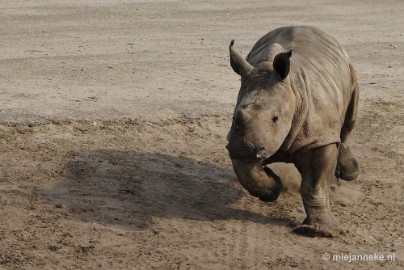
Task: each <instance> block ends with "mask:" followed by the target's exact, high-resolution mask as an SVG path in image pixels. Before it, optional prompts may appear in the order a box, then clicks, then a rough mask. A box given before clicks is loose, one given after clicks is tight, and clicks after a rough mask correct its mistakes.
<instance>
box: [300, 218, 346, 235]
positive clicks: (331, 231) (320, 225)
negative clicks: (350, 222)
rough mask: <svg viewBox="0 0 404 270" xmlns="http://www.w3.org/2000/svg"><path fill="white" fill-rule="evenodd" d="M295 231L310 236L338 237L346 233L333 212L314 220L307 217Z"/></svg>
mask: <svg viewBox="0 0 404 270" xmlns="http://www.w3.org/2000/svg"><path fill="white" fill-rule="evenodd" d="M294 232H295V233H298V234H301V235H305V236H310V237H337V236H339V235H341V234H345V233H346V231H345V230H344V229H343V228H342V227H341V225H340V223H339V221H338V220H337V219H336V218H335V217H334V216H333V215H332V214H331V213H330V214H329V215H326V217H323V218H317V219H316V220H315V221H314V222H313V221H310V220H309V219H308V218H306V219H305V220H304V221H303V224H302V225H299V226H297V227H296V228H295V229H294Z"/></svg>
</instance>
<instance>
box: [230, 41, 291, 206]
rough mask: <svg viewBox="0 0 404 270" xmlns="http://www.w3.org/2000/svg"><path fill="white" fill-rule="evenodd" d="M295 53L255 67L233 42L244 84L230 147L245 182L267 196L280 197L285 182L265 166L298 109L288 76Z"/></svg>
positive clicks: (252, 190) (236, 65)
mask: <svg viewBox="0 0 404 270" xmlns="http://www.w3.org/2000/svg"><path fill="white" fill-rule="evenodd" d="M291 54H292V52H291V51H289V52H283V53H279V54H277V55H276V56H275V58H274V60H273V62H272V63H271V62H263V63H262V64H259V65H258V66H256V67H253V66H251V65H250V64H249V63H248V62H247V61H246V60H245V59H244V58H243V57H242V56H241V55H240V54H239V53H238V52H237V51H235V50H234V48H233V41H232V42H231V43H230V63H231V66H232V68H233V70H234V71H235V72H236V73H238V74H239V75H240V76H241V88H240V92H239V95H238V99H237V105H236V108H235V110H234V116H233V123H232V126H231V129H230V132H229V134H228V137H227V140H228V142H229V143H228V145H227V146H226V148H227V149H228V151H229V154H230V158H231V159H232V163H233V167H234V170H235V172H236V174H237V176H238V178H239V180H240V182H241V184H242V185H243V186H244V187H245V188H246V189H247V190H248V191H249V192H250V193H251V194H252V195H254V196H257V197H260V198H261V199H263V200H269V201H273V200H276V198H277V197H278V195H279V192H280V190H281V182H280V181H273V180H274V179H273V177H272V179H271V176H270V175H268V173H266V172H265V171H264V168H263V166H264V164H265V163H264V161H265V159H267V158H269V157H271V156H272V155H273V154H275V153H276V152H277V150H278V149H279V148H280V147H281V145H282V143H283V142H284V140H285V138H286V136H287V135H288V133H289V131H290V129H291V125H292V119H293V116H294V113H295V109H296V105H295V104H296V102H295V96H294V95H293V91H292V90H291V87H290V84H289V80H287V77H288V74H289V69H290V59H289V58H290V57H291Z"/></svg>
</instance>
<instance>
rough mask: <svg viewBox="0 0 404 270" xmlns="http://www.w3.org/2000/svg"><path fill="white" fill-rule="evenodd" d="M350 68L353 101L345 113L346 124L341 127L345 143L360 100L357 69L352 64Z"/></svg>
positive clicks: (352, 125) (353, 122) (342, 139)
mask: <svg viewBox="0 0 404 270" xmlns="http://www.w3.org/2000/svg"><path fill="white" fill-rule="evenodd" d="M349 69H350V70H351V80H352V87H353V91H352V96H351V101H350V102H349V105H348V110H347V112H346V114H345V120H344V125H343V126H342V129H341V142H342V143H344V142H345V141H346V140H347V138H348V136H349V134H350V133H351V131H352V129H353V128H354V126H355V122H356V117H357V114H358V100H359V85H358V81H357V79H356V75H355V70H354V68H353V66H352V65H351V64H349Z"/></svg>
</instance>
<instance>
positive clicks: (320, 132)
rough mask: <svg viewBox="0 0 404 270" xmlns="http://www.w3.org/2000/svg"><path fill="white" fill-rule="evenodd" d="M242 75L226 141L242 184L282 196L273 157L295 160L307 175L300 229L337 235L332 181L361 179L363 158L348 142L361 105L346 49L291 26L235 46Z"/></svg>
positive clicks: (314, 31)
mask: <svg viewBox="0 0 404 270" xmlns="http://www.w3.org/2000/svg"><path fill="white" fill-rule="evenodd" d="M229 50H230V64H231V67H232V68H233V70H234V71H235V72H236V73H237V74H239V75H240V77H241V87H240V90H239V93H238V97H237V104H236V107H235V110H234V115H233V121H232V125H231V128H230V132H229V134H228V136H227V140H228V144H227V146H226V148H227V150H228V152H229V155H230V158H231V161H232V164H233V168H234V171H235V173H236V175H237V177H238V179H239V181H240V183H241V185H242V186H243V187H244V188H245V189H246V190H248V191H249V193H250V194H251V195H253V196H256V197H258V198H259V199H261V200H262V201H266V202H272V201H275V200H276V199H277V198H278V196H279V194H280V192H281V190H282V188H283V185H282V180H281V179H280V178H279V177H278V176H277V175H276V174H275V173H274V172H273V171H272V170H271V169H270V168H269V167H268V166H266V165H268V164H270V163H273V162H286V163H293V164H294V165H295V166H296V168H297V169H298V171H299V172H300V174H301V176H302V183H301V190H300V192H301V196H302V200H303V205H304V209H305V211H306V215H307V217H306V219H305V220H304V221H303V224H301V225H299V226H297V227H296V228H295V229H294V231H295V232H297V233H302V234H306V235H312V236H336V235H338V234H340V233H341V232H343V231H344V229H343V228H342V226H341V225H340V223H339V221H338V219H337V218H336V217H335V216H334V215H333V214H332V212H331V210H330V202H329V187H330V184H331V183H333V182H334V181H337V180H338V178H340V179H344V180H354V179H356V178H357V177H358V171H359V166H358V162H357V161H356V159H355V158H354V157H353V155H352V153H351V151H350V150H349V148H348V147H347V145H346V143H347V139H348V137H349V135H350V133H351V131H352V129H353V128H354V125H355V121H356V117H357V113H358V98H359V87H358V83H357V79H356V76H355V71H354V69H353V67H352V63H351V60H350V58H349V56H348V54H347V53H346V51H345V50H344V49H343V48H342V47H341V46H340V45H339V44H338V42H337V41H336V40H335V39H334V38H332V37H330V36H329V35H327V34H326V33H324V32H323V31H321V30H319V29H318V28H315V27H310V26H291V27H282V28H278V29H275V30H273V31H271V32H269V33H268V34H266V35H264V36H263V37H262V38H261V39H259V40H258V41H257V43H256V44H255V45H254V46H253V48H252V50H251V51H250V53H249V54H248V56H247V58H246V59H244V57H242V55H241V54H240V53H239V52H238V51H236V50H235V49H234V40H232V41H231V43H230V46H229Z"/></svg>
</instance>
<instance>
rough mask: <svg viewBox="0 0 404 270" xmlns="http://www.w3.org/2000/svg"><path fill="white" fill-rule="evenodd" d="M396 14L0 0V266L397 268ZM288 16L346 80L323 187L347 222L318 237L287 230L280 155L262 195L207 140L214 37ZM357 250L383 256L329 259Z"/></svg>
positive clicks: (218, 46)
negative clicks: (335, 147) (324, 43)
mask: <svg viewBox="0 0 404 270" xmlns="http://www.w3.org/2000/svg"><path fill="white" fill-rule="evenodd" d="M50 2H51V4H50ZM352 2H354V3H352ZM403 14H404V3H403V2H402V1H401V0H392V1H378V0H377V1H376V0H369V1H367V0H366V1H365V0H362V1H336V0H335V1H332V0H329V1H318V0H317V1H314V0H313V1H310V0H305V1H300V0H299V1H298V0H295V1H264V0H257V1H230V0H228V1H196V0H189V1H125V0H123V1H113V0H100V1H78V0H76V1H75V0H72V1H44V0H29V1H17V2H16V1H11V0H4V1H1V2H0V34H1V35H0V36H1V39H0V49H1V52H2V53H1V54H0V63H1V65H0V153H1V154H0V269H380V268H385V269H404V239H403V235H404V228H403V224H404V216H403V213H404V203H403V196H404V182H403V181H404V176H403V175H404V174H403V173H404V164H403V163H404V162H403V160H404V139H403V138H404V137H403V134H404V125H403V123H404V88H403V85H404V79H403V77H402V75H403V74H404V37H403V35H404V16H403ZM302 24H303V25H315V26H318V27H320V28H322V29H323V30H325V31H326V32H328V33H329V34H331V35H332V36H334V37H335V38H336V39H337V40H339V41H340V43H341V44H342V45H343V46H344V47H345V48H346V50H347V51H348V53H349V54H350V56H351V58H352V59H353V62H354V66H355V68H356V70H357V76H358V80H359V84H360V88H361V99H360V115H359V119H358V123H357V127H356V129H355V132H354V134H353V137H352V140H351V143H350V146H351V148H352V151H353V152H354V154H355V156H356V157H357V159H358V160H359V162H360V164H361V175H360V177H359V179H358V180H355V181H353V182H349V183H347V182H343V183H342V185H341V186H339V187H337V188H335V189H333V190H332V195H333V206H332V207H333V212H334V213H335V215H336V216H337V217H338V218H339V219H340V221H341V222H342V223H343V224H344V226H345V228H346V229H347V230H348V232H347V233H346V235H343V236H341V237H338V238H334V239H329V238H309V237H303V236H299V235H296V234H294V233H292V230H293V228H294V227H295V226H296V225H298V224H300V222H302V220H303V219H304V217H305V214H304V210H303V206H302V203H301V199H300V196H299V194H298V189H299V181H300V177H299V175H298V173H297V172H296V170H295V168H294V167H293V166H286V165H284V164H275V165H274V169H275V170H276V171H277V172H278V173H279V174H280V176H281V177H282V178H283V179H284V181H285V185H286V188H287V189H286V190H285V192H284V193H283V194H281V196H280V198H279V199H278V201H277V202H275V203H263V202H260V201H259V200H257V199H256V198H253V197H251V196H250V195H248V194H247V192H246V191H244V190H243V189H242V188H241V186H240V185H239V183H238V182H237V179H236V176H235V175H234V173H233V171H232V169H231V166H230V161H229V158H228V156H227V152H226V151H225V149H224V146H225V144H226V139H225V136H226V134H227V131H228V129H229V126H230V122H231V112H232V109H233V106H234V103H235V99H236V95H237V92H238V87H239V81H238V77H237V76H236V75H235V74H234V73H233V71H232V70H231V68H230V67H229V64H228V47H227V46H228V43H229V41H230V40H231V39H233V38H235V39H236V47H237V49H239V50H240V51H242V52H243V53H244V54H246V53H247V52H248V51H249V49H250V48H251V47H252V45H253V44H254V42H255V41H256V40H257V39H258V38H259V37H261V36H262V35H263V34H265V33H266V32H268V31H270V30H272V29H274V28H276V27H279V26H285V25H302ZM325 253H328V254H330V255H331V259H330V260H324V258H325V259H327V255H325V257H323V256H324V254H325ZM374 253H376V254H377V255H394V256H395V261H383V260H378V261H371V260H368V261H354V262H350V263H349V262H346V261H333V260H332V255H335V254H338V255H341V254H345V255H349V254H351V255H366V254H374ZM379 258H380V257H379Z"/></svg>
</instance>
